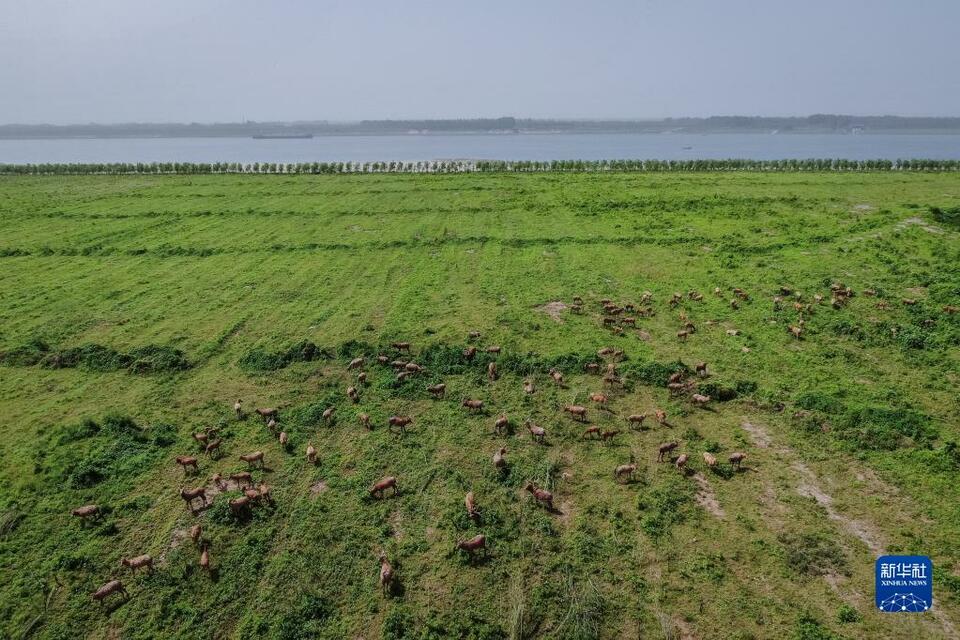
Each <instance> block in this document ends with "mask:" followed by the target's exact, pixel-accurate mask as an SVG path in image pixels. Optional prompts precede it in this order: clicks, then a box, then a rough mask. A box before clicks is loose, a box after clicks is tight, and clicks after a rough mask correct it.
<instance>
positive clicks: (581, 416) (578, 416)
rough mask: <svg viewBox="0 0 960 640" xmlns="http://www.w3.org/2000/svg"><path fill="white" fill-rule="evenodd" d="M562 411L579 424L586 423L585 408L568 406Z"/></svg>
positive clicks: (573, 405) (574, 405) (575, 405)
mask: <svg viewBox="0 0 960 640" xmlns="http://www.w3.org/2000/svg"><path fill="white" fill-rule="evenodd" d="M563 410H564V411H566V412H567V413H569V414H570V415H571V417H573V419H574V420H579V421H580V422H586V420H587V408H586V407H581V406H580V405H577V404H568V405H567V406H565V407H564V408H563Z"/></svg>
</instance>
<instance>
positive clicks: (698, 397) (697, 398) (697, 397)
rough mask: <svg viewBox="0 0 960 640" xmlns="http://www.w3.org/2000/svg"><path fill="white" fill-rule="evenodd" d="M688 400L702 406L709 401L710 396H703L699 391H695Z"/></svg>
mask: <svg viewBox="0 0 960 640" xmlns="http://www.w3.org/2000/svg"><path fill="white" fill-rule="evenodd" d="M690 402H692V403H693V404H695V405H698V406H701V407H702V406H704V405H706V404H707V403H708V402H710V396H705V395H703V394H701V393H695V394H693V395H692V396H690Z"/></svg>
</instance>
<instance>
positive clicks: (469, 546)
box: [455, 533, 487, 558]
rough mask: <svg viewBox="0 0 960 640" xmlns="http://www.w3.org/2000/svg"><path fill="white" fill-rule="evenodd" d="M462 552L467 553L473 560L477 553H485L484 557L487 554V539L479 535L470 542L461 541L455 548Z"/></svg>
mask: <svg viewBox="0 0 960 640" xmlns="http://www.w3.org/2000/svg"><path fill="white" fill-rule="evenodd" d="M456 549H459V550H461V551H466V552H467V554H468V555H469V556H470V557H471V558H472V557H473V554H474V553H476V552H477V551H481V550H482V551H483V553H484V555H486V553H487V537H486V536H485V535H483V534H482V533H479V534H477V535H475V536H473V537H472V538H470V539H469V540H459V541H457V546H456V548H455V550H456Z"/></svg>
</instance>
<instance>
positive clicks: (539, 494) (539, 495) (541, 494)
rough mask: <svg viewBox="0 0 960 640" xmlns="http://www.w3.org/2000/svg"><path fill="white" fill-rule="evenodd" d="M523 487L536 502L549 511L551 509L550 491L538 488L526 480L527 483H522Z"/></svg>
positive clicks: (551, 496) (551, 495) (551, 498)
mask: <svg viewBox="0 0 960 640" xmlns="http://www.w3.org/2000/svg"><path fill="white" fill-rule="evenodd" d="M523 488H524V489H526V490H527V491H529V492H530V495H532V496H533V497H534V498H536V499H537V502H539V503H540V504H543V505H545V506H546V507H547V509H549V510H550V511H553V494H552V493H550V492H549V491H547V490H546V489H540V488H538V487H537V485H535V484H533V483H532V482H528V483H527V484H525V485H524V487H523Z"/></svg>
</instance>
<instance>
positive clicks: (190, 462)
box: [176, 456, 200, 474]
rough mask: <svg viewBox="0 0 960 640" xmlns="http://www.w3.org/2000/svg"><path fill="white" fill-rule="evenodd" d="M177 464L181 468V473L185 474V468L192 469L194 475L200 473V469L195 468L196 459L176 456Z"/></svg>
mask: <svg viewBox="0 0 960 640" xmlns="http://www.w3.org/2000/svg"><path fill="white" fill-rule="evenodd" d="M176 460H177V464H178V465H180V466H181V467H183V473H184V474H186V473H187V467H193V471H194V473H196V472H199V471H200V467H198V466H197V459H196V458H195V457H193V456H177V458H176Z"/></svg>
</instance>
